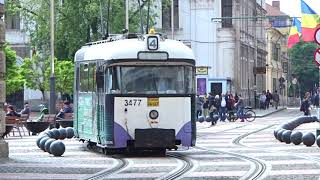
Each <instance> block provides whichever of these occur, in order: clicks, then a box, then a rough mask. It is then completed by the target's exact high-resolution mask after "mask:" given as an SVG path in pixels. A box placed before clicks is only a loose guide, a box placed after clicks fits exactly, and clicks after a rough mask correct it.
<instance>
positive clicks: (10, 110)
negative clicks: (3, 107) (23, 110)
mask: <svg viewBox="0 0 320 180" xmlns="http://www.w3.org/2000/svg"><path fill="white" fill-rule="evenodd" d="M6 116H17V117H21V114H19V113H17V112H16V111H15V110H14V107H13V106H12V105H9V106H8V107H7V114H6Z"/></svg>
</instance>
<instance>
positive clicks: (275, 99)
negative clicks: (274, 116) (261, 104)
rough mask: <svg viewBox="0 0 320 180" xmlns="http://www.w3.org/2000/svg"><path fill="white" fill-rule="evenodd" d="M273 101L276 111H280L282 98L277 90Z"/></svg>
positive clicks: (273, 95)
mask: <svg viewBox="0 0 320 180" xmlns="http://www.w3.org/2000/svg"><path fill="white" fill-rule="evenodd" d="M272 100H273V103H274V107H275V109H278V105H279V101H280V98H279V94H278V91H277V90H275V91H274V93H273V94H272Z"/></svg>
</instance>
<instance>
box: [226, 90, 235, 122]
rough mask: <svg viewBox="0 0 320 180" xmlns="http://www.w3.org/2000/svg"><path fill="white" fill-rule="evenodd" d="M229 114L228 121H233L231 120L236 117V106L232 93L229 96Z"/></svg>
mask: <svg viewBox="0 0 320 180" xmlns="http://www.w3.org/2000/svg"><path fill="white" fill-rule="evenodd" d="M227 97H228V98H227V112H228V115H229V117H228V120H229V121H231V119H232V118H233V116H234V112H233V111H234V104H235V100H234V98H233V95H232V94H231V93H230V94H229V95H228V96H227Z"/></svg>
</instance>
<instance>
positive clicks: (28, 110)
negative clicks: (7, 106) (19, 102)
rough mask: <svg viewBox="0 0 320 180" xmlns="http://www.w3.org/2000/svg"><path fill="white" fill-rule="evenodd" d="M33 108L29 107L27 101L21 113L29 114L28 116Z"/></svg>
mask: <svg viewBox="0 0 320 180" xmlns="http://www.w3.org/2000/svg"><path fill="white" fill-rule="evenodd" d="M30 113H31V110H30V107H29V103H28V102H26V103H24V108H23V109H22V110H21V112H20V114H27V115H28V116H30Z"/></svg>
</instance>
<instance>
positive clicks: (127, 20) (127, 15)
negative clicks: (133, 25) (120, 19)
mask: <svg viewBox="0 0 320 180" xmlns="http://www.w3.org/2000/svg"><path fill="white" fill-rule="evenodd" d="M126 29H127V30H128V32H129V0H126Z"/></svg>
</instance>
